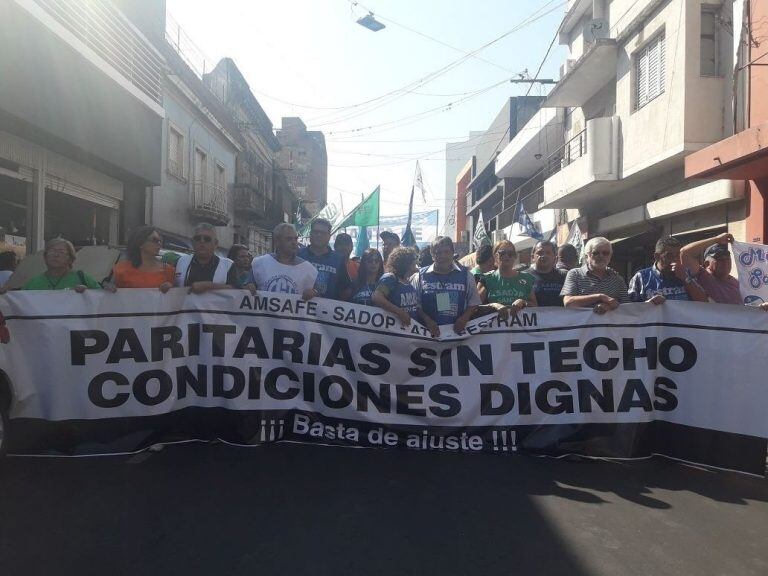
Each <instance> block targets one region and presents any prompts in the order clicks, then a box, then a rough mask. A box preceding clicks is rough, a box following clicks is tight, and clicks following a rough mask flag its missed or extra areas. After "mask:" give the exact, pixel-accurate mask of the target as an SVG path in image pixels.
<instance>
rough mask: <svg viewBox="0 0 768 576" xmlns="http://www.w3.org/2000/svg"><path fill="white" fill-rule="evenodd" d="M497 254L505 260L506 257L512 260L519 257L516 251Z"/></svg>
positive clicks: (502, 251)
mask: <svg viewBox="0 0 768 576" xmlns="http://www.w3.org/2000/svg"><path fill="white" fill-rule="evenodd" d="M497 254H498V255H499V256H501V257H502V258H504V257H505V256H511V257H512V258H514V257H515V256H517V252H515V251H514V250H499V251H498V252H497Z"/></svg>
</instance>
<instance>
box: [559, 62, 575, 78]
mask: <svg viewBox="0 0 768 576" xmlns="http://www.w3.org/2000/svg"><path fill="white" fill-rule="evenodd" d="M575 63H576V60H573V59H571V58H568V59H567V60H566V61H565V63H564V64H561V65H560V79H561V80H562V78H563V76H565V75H566V74H568V72H570V71H571V70H573V65H574V64H575Z"/></svg>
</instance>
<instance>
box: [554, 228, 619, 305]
mask: <svg viewBox="0 0 768 576" xmlns="http://www.w3.org/2000/svg"><path fill="white" fill-rule="evenodd" d="M584 253H585V262H584V266H582V267H581V268H572V269H571V270H569V271H568V275H567V276H566V277H565V283H564V284H563V289H562V291H561V292H560V295H561V296H563V303H564V304H565V307H566V308H588V307H590V306H591V307H593V309H594V311H595V313H596V314H605V313H606V312H608V311H609V310H615V309H616V308H618V307H619V304H625V303H627V302H629V301H630V300H629V294H628V293H627V283H626V282H625V281H624V278H622V277H621V276H620V275H619V274H618V272H616V271H615V270H613V269H612V268H609V267H608V263H609V262H610V261H611V256H612V255H613V248H612V247H611V242H610V241H609V240H608V239H607V238H603V237H602V236H597V237H595V238H592V239H590V240H589V241H588V242H587V245H586V246H585V247H584Z"/></svg>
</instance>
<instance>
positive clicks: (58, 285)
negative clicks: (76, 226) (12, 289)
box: [23, 238, 101, 292]
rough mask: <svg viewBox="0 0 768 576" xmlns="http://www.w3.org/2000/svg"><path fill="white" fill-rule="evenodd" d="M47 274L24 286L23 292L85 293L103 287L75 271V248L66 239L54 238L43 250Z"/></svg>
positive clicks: (86, 275) (82, 273)
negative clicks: (62, 291)
mask: <svg viewBox="0 0 768 576" xmlns="http://www.w3.org/2000/svg"><path fill="white" fill-rule="evenodd" d="M43 260H44V261H45V268H46V270H45V272H43V273H42V274H40V275H38V276H35V277H33V278H31V279H30V280H29V282H27V283H26V284H25V285H24V288H23V290H70V289H71V290H74V291H75V292H85V291H86V290H87V289H99V288H101V285H100V284H99V283H98V282H97V281H96V280H94V279H93V278H91V277H90V276H89V275H88V274H86V273H85V272H83V271H82V270H73V269H72V268H73V266H74V264H75V247H74V246H73V245H72V242H70V241H69V240H65V239H64V238H54V239H53V240H48V242H46V243H45V249H44V250H43Z"/></svg>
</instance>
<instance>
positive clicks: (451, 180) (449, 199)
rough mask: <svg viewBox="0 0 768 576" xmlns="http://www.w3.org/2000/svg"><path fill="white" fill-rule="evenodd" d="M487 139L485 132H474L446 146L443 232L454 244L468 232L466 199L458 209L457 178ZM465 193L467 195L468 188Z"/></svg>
mask: <svg viewBox="0 0 768 576" xmlns="http://www.w3.org/2000/svg"><path fill="white" fill-rule="evenodd" d="M485 137H486V136H485V132H483V131H472V132H470V133H469V137H468V138H467V139H466V140H463V141H461V142H448V143H446V145H445V208H444V211H443V218H444V221H443V226H442V230H443V235H446V236H450V237H451V239H452V240H453V241H454V242H456V241H460V240H461V232H463V231H466V220H467V212H466V198H461V204H462V205H463V206H464V207H463V208H462V209H459V207H458V200H459V195H458V191H457V188H456V183H457V178H458V175H459V173H461V172H463V170H464V167H465V166H466V164H467V162H468V161H470V160H471V159H472V157H473V156H474V153H475V146H476V145H477V144H478V142H479V141H480V140H481V139H483V138H485ZM463 193H464V194H466V188H465V189H464V191H463ZM459 223H461V226H459Z"/></svg>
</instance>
